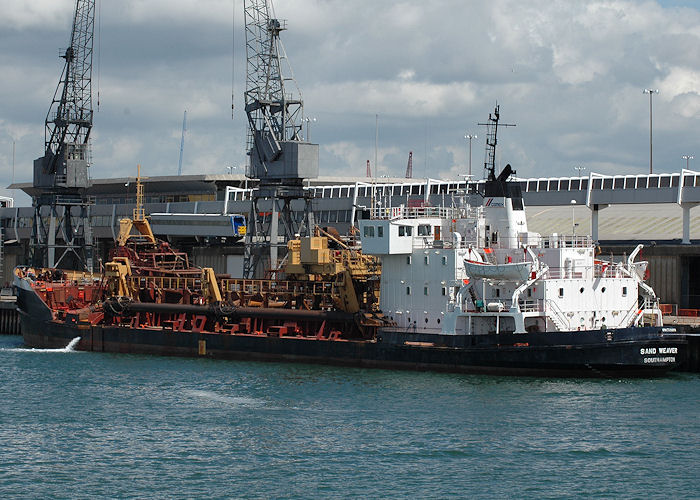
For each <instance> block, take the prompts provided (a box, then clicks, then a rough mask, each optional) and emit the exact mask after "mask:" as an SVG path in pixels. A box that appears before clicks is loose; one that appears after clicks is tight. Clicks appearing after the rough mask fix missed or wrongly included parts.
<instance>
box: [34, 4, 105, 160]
mask: <svg viewBox="0 0 700 500" xmlns="http://www.w3.org/2000/svg"><path fill="white" fill-rule="evenodd" d="M94 26H95V0H76V2H75V13H74V16H73V29H72V31H71V40H70V46H69V47H68V48H67V49H66V50H65V52H64V53H63V54H62V55H61V57H62V58H63V59H65V63H64V67H63V72H62V73H61V78H60V80H59V82H58V86H57V87H56V91H55V92H54V96H53V100H52V102H51V106H50V107H49V111H48V113H47V114H46V120H45V122H44V123H45V130H44V146H45V152H46V155H47V157H50V160H49V161H48V162H47V164H46V165H45V169H46V170H47V172H48V173H56V172H57V168H59V169H60V166H59V165H58V164H59V159H60V158H61V157H62V156H63V155H64V153H65V149H66V144H71V143H72V144H87V142H88V140H89V138H90V131H91V130H92V50H93V34H94Z"/></svg>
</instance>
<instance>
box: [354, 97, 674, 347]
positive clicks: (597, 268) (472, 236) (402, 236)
mask: <svg viewBox="0 0 700 500" xmlns="http://www.w3.org/2000/svg"><path fill="white" fill-rule="evenodd" d="M494 116H495V121H496V122H497V121H498V108H496V112H495V113H494ZM488 146H489V147H491V148H493V149H495V138H494V140H493V141H491V142H490V143H489V144H488ZM487 158H488V159H489V162H488V163H487V179H486V180H485V181H483V182H480V183H478V187H477V189H476V191H475V192H473V193H472V194H471V195H469V194H468V193H464V195H462V196H454V197H452V198H451V199H450V200H449V204H445V205H443V206H439V207H427V206H419V207H410V206H404V205H400V206H398V207H391V206H378V207H373V209H372V210H371V211H370V218H369V219H367V220H363V221H362V222H361V225H360V231H361V235H362V248H363V251H364V253H366V254H371V255H376V256H380V257H381V260H382V269H383V274H382V286H381V303H380V307H381V309H382V311H383V312H384V314H386V315H387V316H388V317H389V318H390V319H392V320H393V321H395V322H396V323H397V325H398V327H399V328H400V329H404V330H407V331H413V332H424V333H441V334H447V335H485V334H493V333H496V334H498V333H525V332H567V331H580V330H599V329H604V330H605V329H610V330H613V329H620V328H629V327H634V326H640V325H642V324H645V325H650V326H661V312H660V310H659V303H658V299H657V297H656V295H655V293H654V291H653V290H652V289H651V287H649V286H648V285H647V284H646V283H644V276H645V273H646V267H647V263H646V262H644V261H638V262H635V258H636V257H637V256H638V254H639V252H640V250H641V248H642V245H639V246H638V247H637V248H636V249H635V250H634V252H632V254H631V255H629V257H626V258H624V259H622V260H620V261H613V260H604V259H603V258H601V256H599V255H597V254H596V247H595V242H594V241H593V240H592V239H591V238H590V237H589V236H580V235H579V236H577V235H575V234H572V235H562V234H553V235H550V236H542V235H540V234H538V233H535V232H531V231H529V230H528V227H527V220H526V218H525V210H524V204H523V198H522V193H521V190H520V185H519V183H516V182H509V180H508V179H509V178H510V177H511V176H512V175H513V174H514V173H515V172H514V171H513V170H512V168H511V166H510V165H506V167H505V168H504V169H503V171H502V172H501V173H500V174H499V175H498V176H496V175H495V165H494V161H495V151H493V152H492V154H488V153H487ZM474 200H476V202H477V203H474ZM470 202H471V203H470Z"/></svg>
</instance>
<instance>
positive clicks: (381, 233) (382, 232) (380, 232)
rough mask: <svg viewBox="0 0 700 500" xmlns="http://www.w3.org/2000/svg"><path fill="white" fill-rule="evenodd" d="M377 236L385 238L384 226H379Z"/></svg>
mask: <svg viewBox="0 0 700 500" xmlns="http://www.w3.org/2000/svg"><path fill="white" fill-rule="evenodd" d="M377 237H378V238H384V227H383V226H378V227H377Z"/></svg>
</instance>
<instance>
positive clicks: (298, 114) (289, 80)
mask: <svg viewBox="0 0 700 500" xmlns="http://www.w3.org/2000/svg"><path fill="white" fill-rule="evenodd" d="M243 5H244V11H245V12H244V14H245V31H246V60H247V66H246V90H245V109H246V115H247V116H248V125H249V128H248V144H247V146H248V155H249V157H250V159H249V165H248V168H247V171H246V175H247V176H248V177H249V178H252V179H258V180H259V184H258V187H257V188H256V189H255V190H254V191H253V193H252V196H251V210H250V215H249V223H248V232H247V234H246V245H245V255H244V265H243V275H244V277H246V278H252V277H256V276H260V275H261V274H262V272H263V271H264V267H261V264H262V265H263V266H267V267H268V269H270V270H271V271H272V273H274V272H275V271H276V269H277V268H278V266H279V262H278V257H279V255H280V253H281V252H284V251H286V248H287V241H289V240H291V239H294V238H298V236H299V235H302V236H303V235H304V234H311V231H312V230H313V225H314V221H313V211H312V206H311V203H312V197H311V194H310V191H309V190H306V189H304V184H303V181H304V180H305V179H311V178H315V177H318V144H311V143H309V142H307V141H306V140H305V139H304V137H303V136H302V125H303V121H304V102H303V100H302V97H301V91H300V90H299V87H298V86H297V84H296V81H295V80H294V76H293V73H292V70H291V66H290V65H289V61H288V59H287V55H286V53H285V51H284V47H283V45H282V42H281V40H280V33H281V32H282V31H283V30H285V29H286V22H285V21H283V20H280V19H277V18H276V17H275V15H274V11H273V7H272V2H271V0H245V1H244V3H243ZM292 202H295V205H296V210H294V211H293V210H292ZM300 208H301V210H300ZM280 226H281V227H280Z"/></svg>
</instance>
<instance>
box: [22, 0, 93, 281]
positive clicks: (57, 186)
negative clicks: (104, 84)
mask: <svg viewBox="0 0 700 500" xmlns="http://www.w3.org/2000/svg"><path fill="white" fill-rule="evenodd" d="M94 28H95V0H76V2H75V13H74V16H73V28H72V31H71V38H70V46H69V47H68V48H67V49H66V51H65V52H64V53H63V54H61V57H62V58H63V59H65V65H64V67H63V72H62V74H61V78H60V80H59V82H58V86H57V87H56V91H55V92H54V96H53V100H52V102H51V106H50V107H49V111H48V113H47V115H46V119H45V121H44V156H42V157H40V158H37V159H36V160H34V180H33V187H34V188H35V192H36V193H37V194H35V195H34V196H33V200H32V204H33V205H34V224H33V226H32V239H31V261H32V265H34V266H48V267H59V266H62V267H70V268H72V269H79V268H83V269H86V270H88V271H92V267H93V262H92V252H93V238H92V230H91V227H90V206H91V205H92V204H93V203H94V200H93V199H92V198H91V197H90V196H88V195H87V189H88V188H89V187H90V186H91V185H92V182H91V180H90V176H89V171H88V168H89V166H90V149H89V143H88V141H89V139H90V131H91V130H92V115H93V111H92V53H93V37H94V31H95V30H94ZM57 253H58V254H57Z"/></svg>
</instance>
